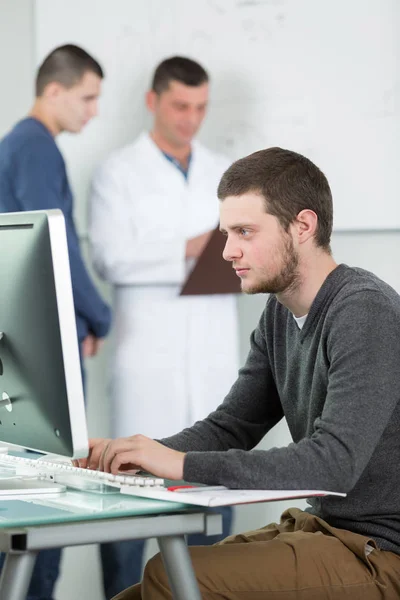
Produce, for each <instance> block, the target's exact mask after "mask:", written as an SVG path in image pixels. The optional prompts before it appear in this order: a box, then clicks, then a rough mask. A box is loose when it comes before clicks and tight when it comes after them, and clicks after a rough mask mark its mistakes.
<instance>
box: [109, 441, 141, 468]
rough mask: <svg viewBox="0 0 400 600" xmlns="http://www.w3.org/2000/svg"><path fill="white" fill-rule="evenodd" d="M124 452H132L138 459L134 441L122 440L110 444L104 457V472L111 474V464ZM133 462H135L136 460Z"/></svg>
mask: <svg viewBox="0 0 400 600" xmlns="http://www.w3.org/2000/svg"><path fill="white" fill-rule="evenodd" d="M124 452H130V453H131V455H132V456H136V457H137V448H136V444H135V442H134V441H133V440H132V438H120V439H118V440H115V441H113V442H111V443H110V444H108V446H107V448H106V451H105V452H104V453H103V455H102V460H103V463H102V464H103V470H104V471H105V472H106V473H110V472H111V463H112V462H113V461H114V459H115V457H116V456H119V455H120V454H121V453H124ZM133 462H135V459H134V461H133ZM135 464H136V462H135Z"/></svg>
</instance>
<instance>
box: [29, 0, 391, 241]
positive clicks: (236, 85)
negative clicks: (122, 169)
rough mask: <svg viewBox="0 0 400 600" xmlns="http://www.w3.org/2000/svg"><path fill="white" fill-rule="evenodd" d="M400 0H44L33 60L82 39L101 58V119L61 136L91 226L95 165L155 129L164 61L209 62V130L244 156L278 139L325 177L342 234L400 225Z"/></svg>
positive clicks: (39, 4) (211, 141) (81, 218)
mask: <svg viewBox="0 0 400 600" xmlns="http://www.w3.org/2000/svg"><path fill="white" fill-rule="evenodd" d="M399 23H400V2H399V1H398V0H336V1H335V2H328V1H326V0H197V1H196V2H189V1H188V0H167V1H166V0H146V1H142V0H84V1H82V0H79V1H78V0H36V2H35V60H36V64H39V63H40V62H41V61H42V59H43V58H44V56H45V55H46V54H47V53H48V52H49V51H50V50H51V49H53V48H54V47H55V46H57V45H60V44H63V43H68V42H70V43H76V44H78V45H81V46H83V47H84V48H85V49H87V50H88V51H89V52H90V53H92V54H93V55H94V56H95V57H96V58H97V59H98V60H99V61H100V62H101V63H102V65H103V66H104V69H105V71H106V79H105V81H104V86H103V96H102V100H101V103H100V116H99V117H98V118H97V119H95V120H94V121H93V122H91V123H90V124H89V125H88V126H87V128H86V129H85V131H84V132H83V133H82V134H80V135H75V136H73V135H67V134H63V135H62V136H60V146H61V148H62V151H63V153H64V156H65V158H66V161H67V166H68V170H69V173H70V178H71V181H72V186H73V189H74V192H75V197H76V200H77V211H76V212H77V218H78V224H79V228H80V231H81V233H82V232H84V231H85V212H86V211H85V204H86V198H87V192H88V184H89V181H90V178H91V175H92V171H93V168H94V166H95V165H96V164H97V163H98V162H99V161H100V160H101V159H102V158H104V157H105V156H106V155H107V154H108V153H110V152H111V151H112V150H113V149H115V148H117V147H119V146H121V145H124V144H126V143H128V142H129V141H131V140H132V139H133V138H134V137H135V136H136V135H137V134H138V133H139V132H140V131H141V130H142V129H143V128H146V127H148V126H149V117H148V115H147V114H146V111H145V107H144V93H145V91H146V88H147V87H148V85H149V83H150V78H151V74H152V72H153V70H154V67H155V65H156V64H157V63H158V62H159V61H161V60H162V59H164V58H166V57H168V56H172V55H174V54H183V55H186V56H189V57H192V58H194V59H197V60H199V61H200V62H201V63H202V64H203V65H204V66H205V67H206V68H207V70H208V71H209V73H210V75H211V79H212V89H211V103H210V108H209V113H208V117H207V119H206V122H205V123H204V125H203V128H202V130H201V132H200V135H199V138H200V139H201V140H202V141H203V142H205V143H206V144H208V145H209V146H210V147H211V148H213V149H216V150H219V151H222V152H224V153H225V154H227V155H228V156H229V157H231V159H232V160H234V159H237V158H240V157H242V156H244V155H247V154H249V153H251V152H254V151H256V150H259V149H261V148H266V147H269V146H281V147H284V148H289V149H291V150H294V151H296V152H300V153H302V154H305V155H306V156H307V157H309V158H310V159H311V160H313V161H314V162H315V163H316V164H317V165H318V166H319V167H320V168H321V169H322V170H323V171H324V172H325V174H326V175H327V177H328V180H329V182H330V184H331V187H332V191H333V196H334V228H335V229H336V230H353V229H355V230H368V229H393V228H399V227H400V199H399V179H400V73H399V70H400V66H399V65H400V42H399V39H400V36H399V35H398V24H399Z"/></svg>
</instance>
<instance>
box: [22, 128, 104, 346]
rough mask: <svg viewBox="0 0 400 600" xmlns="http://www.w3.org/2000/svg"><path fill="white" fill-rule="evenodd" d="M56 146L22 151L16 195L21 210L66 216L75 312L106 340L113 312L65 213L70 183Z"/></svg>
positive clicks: (38, 143) (40, 143)
mask: <svg viewBox="0 0 400 600" xmlns="http://www.w3.org/2000/svg"><path fill="white" fill-rule="evenodd" d="M53 146H54V144H53V142H51V141H49V140H47V138H43V139H35V143H34V144H29V143H27V144H25V146H24V147H23V148H22V149H21V151H20V153H19V154H18V161H17V162H16V165H15V177H14V181H13V184H14V187H15V195H16V197H17V199H18V202H19V204H20V209H21V210H24V211H30V210H47V209H52V208H59V209H60V210H61V211H62V212H63V214H64V217H65V226H66V232H67V242H68V254H69V261H70V269H71V280H72V289H73V295H74V304H75V311H76V313H77V315H80V316H81V317H82V318H83V319H84V320H85V321H86V323H87V324H88V328H89V330H90V331H91V332H92V333H93V334H94V335H95V336H96V337H103V336H105V335H106V334H107V333H108V330H109V328H110V324H111V311H110V309H109V307H108V305H107V304H106V303H105V302H104V301H103V299H102V298H101V296H100V294H99V293H98V292H97V290H96V288H95V286H94V284H93V282H92V280H91V278H90V276H89V274H88V272H87V270H86V267H85V265H84V262H83V259H82V255H81V251H80V248H79V240H78V236H77V234H76V230H75V226H74V223H73V220H72V213H71V212H70V211H66V206H65V193H66V190H64V189H63V185H64V183H65V184H66V183H67V182H66V179H65V178H64V162H63V159H62V157H61V156H60V155H59V153H58V151H57V149H56V147H53Z"/></svg>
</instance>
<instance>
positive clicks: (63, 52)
mask: <svg viewBox="0 0 400 600" xmlns="http://www.w3.org/2000/svg"><path fill="white" fill-rule="evenodd" d="M88 71H89V72H91V73H94V74H95V75H98V77H100V79H103V77H104V72H103V69H102V68H101V66H100V65H99V63H98V62H97V60H95V59H94V58H93V57H92V56H90V54H88V53H87V52H86V50H83V48H80V47H79V46H74V45H73V44H67V45H65V46H59V47H58V48H55V49H54V50H53V51H52V52H50V54H49V55H48V56H47V57H46V58H45V59H44V61H43V62H42V64H41V65H40V67H39V70H38V73H37V76H36V97H38V96H41V95H42V94H43V91H44V89H45V87H46V85H48V84H49V83H52V82H53V81H56V82H57V83H61V85H63V86H64V87H66V88H70V87H72V86H74V85H76V84H77V83H78V82H79V81H80V80H81V79H82V77H83V76H84V74H85V73H87V72H88Z"/></svg>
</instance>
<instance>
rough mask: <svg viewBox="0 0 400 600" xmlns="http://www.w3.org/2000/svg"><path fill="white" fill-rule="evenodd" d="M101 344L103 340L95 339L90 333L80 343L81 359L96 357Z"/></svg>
mask: <svg viewBox="0 0 400 600" xmlns="http://www.w3.org/2000/svg"><path fill="white" fill-rule="evenodd" d="M103 344H104V339H103V338H97V337H95V336H94V335H93V334H92V333H89V334H88V335H87V336H86V337H85V339H84V340H83V342H82V354H83V357H84V358H88V357H91V356H96V354H97V353H98V352H99V350H100V348H101V347H102V346H103Z"/></svg>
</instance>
